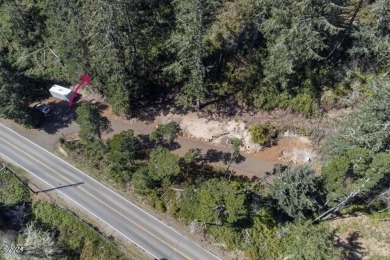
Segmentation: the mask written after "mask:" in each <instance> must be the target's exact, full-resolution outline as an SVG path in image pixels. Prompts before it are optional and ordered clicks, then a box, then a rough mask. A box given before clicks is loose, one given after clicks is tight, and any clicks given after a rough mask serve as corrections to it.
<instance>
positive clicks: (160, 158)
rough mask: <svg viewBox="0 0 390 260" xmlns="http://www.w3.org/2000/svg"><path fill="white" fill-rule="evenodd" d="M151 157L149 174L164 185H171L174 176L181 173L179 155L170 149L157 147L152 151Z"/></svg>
mask: <svg viewBox="0 0 390 260" xmlns="http://www.w3.org/2000/svg"><path fill="white" fill-rule="evenodd" d="M149 157H150V159H149V164H148V169H149V175H150V176H151V178H152V179H153V180H155V181H158V182H161V183H162V185H163V186H168V185H170V184H171V182H172V180H173V178H174V177H176V176H178V175H179V174H180V172H181V170H180V164H179V157H178V156H177V155H174V154H172V153H171V152H170V151H169V150H168V149H165V148H162V147H157V148H156V149H153V150H152V151H151V152H150V155H149Z"/></svg>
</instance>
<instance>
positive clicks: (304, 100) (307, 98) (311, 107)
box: [290, 93, 318, 117]
mask: <svg viewBox="0 0 390 260" xmlns="http://www.w3.org/2000/svg"><path fill="white" fill-rule="evenodd" d="M290 108H291V109H292V110H294V111H295V112H298V113H302V114H304V115H305V116H306V117H312V116H316V115H317V114H318V104H317V103H316V102H315V100H314V99H313V97H312V96H311V95H310V94H308V93H301V94H298V95H297V96H295V97H294V98H293V99H292V100H291V102H290Z"/></svg>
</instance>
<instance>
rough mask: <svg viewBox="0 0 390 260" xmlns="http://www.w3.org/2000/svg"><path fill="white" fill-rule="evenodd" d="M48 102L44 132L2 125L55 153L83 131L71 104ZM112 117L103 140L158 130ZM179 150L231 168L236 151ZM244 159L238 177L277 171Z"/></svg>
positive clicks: (182, 145)
mask: <svg viewBox="0 0 390 260" xmlns="http://www.w3.org/2000/svg"><path fill="white" fill-rule="evenodd" d="M45 103H47V104H49V105H50V106H51V107H52V113H51V114H50V115H49V116H47V117H46V118H44V120H43V121H42V123H41V125H40V129H39V130H37V129H25V128H23V127H21V126H19V125H17V124H15V123H13V122H12V121H10V120H4V119H0V122H1V123H3V124H5V125H7V126H8V127H10V128H12V129H13V130H15V131H17V132H18V133H20V134H22V135H23V136H25V137H27V138H29V139H30V140H32V141H33V142H35V143H36V144H38V145H40V146H42V147H43V148H45V149H46V150H48V151H51V152H53V151H54V147H55V144H56V142H57V141H58V139H59V138H60V137H61V136H69V135H74V134H77V133H78V131H79V130H80V128H79V126H78V124H77V123H76V122H75V109H76V107H77V104H76V106H73V107H72V108H69V107H68V103H67V102H64V101H58V100H56V99H54V98H51V99H49V100H47V101H46V102H45ZM97 105H98V106H99V108H100V109H101V110H107V105H105V104H102V103H100V104H97ZM104 115H109V116H108V119H109V120H110V122H111V128H112V132H110V133H108V134H105V135H103V138H109V137H111V136H113V135H114V134H117V133H120V132H121V131H123V130H127V129H133V130H134V132H135V134H149V133H151V132H152V131H153V129H154V128H155V127H156V124H155V123H146V122H142V121H132V120H124V119H123V118H119V117H117V116H113V115H112V116H110V115H111V113H108V114H107V113H104ZM177 142H178V144H179V148H178V149H176V150H174V151H173V153H175V154H178V155H184V154H185V152H187V151H188V150H189V149H190V148H198V149H200V150H201V152H202V154H204V155H206V154H207V155H208V156H212V160H210V163H211V164H212V165H214V166H219V167H227V164H226V158H227V157H228V156H229V155H230V153H231V152H232V151H231V149H230V148H227V147H217V146H215V145H212V144H211V143H207V142H203V141H199V140H194V139H190V138H186V137H179V138H178V140H177ZM241 155H242V156H243V157H242V160H241V161H240V163H238V164H233V165H231V166H230V169H232V170H234V171H235V172H236V174H237V175H244V176H248V177H249V178H251V177H253V176H257V177H260V178H261V177H264V176H265V174H266V172H270V171H272V169H273V165H274V163H277V162H273V161H270V160H263V159H261V158H259V157H256V156H254V155H250V154H244V153H241Z"/></svg>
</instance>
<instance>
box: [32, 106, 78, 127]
mask: <svg viewBox="0 0 390 260" xmlns="http://www.w3.org/2000/svg"><path fill="white" fill-rule="evenodd" d="M48 105H49V107H50V109H51V112H50V114H48V115H47V116H46V117H42V120H41V122H40V124H39V128H40V129H41V130H43V131H45V132H46V133H48V134H56V133H57V132H58V131H59V130H60V129H62V128H65V127H68V126H69V125H70V124H71V123H72V122H73V121H74V120H75V119H76V108H77V106H78V105H77V104H74V105H73V106H72V107H69V103H68V102H66V101H60V102H49V103H48Z"/></svg>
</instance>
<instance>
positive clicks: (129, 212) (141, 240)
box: [0, 124, 219, 260]
mask: <svg viewBox="0 0 390 260" xmlns="http://www.w3.org/2000/svg"><path fill="white" fill-rule="evenodd" d="M0 157H2V158H3V159H5V160H7V161H9V162H10V163H13V164H15V165H18V166H19V167H22V168H23V169H25V170H26V171H28V172H29V173H30V174H32V175H34V176H35V177H36V178H39V179H40V180H41V181H43V182H44V183H46V184H47V185H48V187H46V188H50V187H58V186H59V185H66V184H72V183H78V182H84V184H82V185H79V186H78V187H77V188H74V189H63V190H57V191H56V192H58V193H59V194H60V196H63V198H65V199H67V200H68V201H69V202H70V203H74V204H75V205H76V206H78V207H79V208H81V209H82V210H84V211H85V212H86V213H88V214H90V215H91V216H93V217H95V218H97V219H98V220H100V221H101V222H103V223H105V224H106V225H108V226H109V227H110V228H112V229H113V230H115V232H117V233H118V235H120V236H123V237H125V238H126V239H128V240H130V241H132V242H133V243H135V244H136V245H138V246H139V247H141V248H142V249H143V250H145V251H146V252H148V253H149V254H150V255H151V256H152V257H154V258H166V259H169V260H171V259H219V258H218V257H217V256H215V255H214V254H212V253H210V252H209V251H207V250H205V249H203V248H202V247H200V246H199V245H197V244H195V243H194V242H192V241H191V240H190V239H188V238H186V237H184V236H182V235H181V234H179V233H178V232H177V231H175V230H174V229H172V228H170V227H168V226H167V225H165V224H164V223H162V222H161V221H159V220H158V219H156V218H155V217H153V216H151V215H150V214H149V213H147V212H145V211H144V210H142V209H141V208H139V207H137V206H136V205H134V204H133V203H131V202H130V201H128V200H126V199H124V198H123V197H121V196H120V195H118V194H117V193H115V192H114V191H112V190H110V189H109V188H107V187H106V186H104V185H102V184H101V183H99V182H98V181H96V180H94V179H93V178H91V177H89V176H88V175H86V174H85V173H83V172H81V171H80V170H78V169H76V168H75V167H73V166H72V165H70V164H68V163H67V162H65V161H63V160H62V159H60V158H58V157H57V156H55V155H53V154H52V153H50V152H48V151H46V150H45V149H43V148H41V147H39V146H38V145H36V144H34V143H33V142H31V141H30V140H28V139H26V138H24V137H23V136H21V135H19V134H18V133H16V132H14V131H12V130H11V129H9V128H7V127H6V126H4V125H2V124H0Z"/></svg>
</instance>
